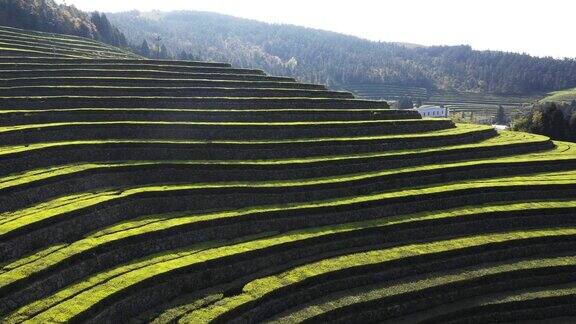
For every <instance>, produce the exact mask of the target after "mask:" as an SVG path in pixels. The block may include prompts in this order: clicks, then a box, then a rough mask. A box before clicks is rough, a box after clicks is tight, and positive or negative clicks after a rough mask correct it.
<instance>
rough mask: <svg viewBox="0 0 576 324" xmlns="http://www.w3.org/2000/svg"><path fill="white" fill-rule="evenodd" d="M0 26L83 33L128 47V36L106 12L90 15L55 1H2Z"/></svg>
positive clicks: (78, 34)
mask: <svg viewBox="0 0 576 324" xmlns="http://www.w3.org/2000/svg"><path fill="white" fill-rule="evenodd" d="M0 25H1V26H9V27H14V28H23V29H28V30H35V31H41V32H49V33H58V34H66V35H74V36H83V37H88V38H92V39H96V40H99V41H102V42H105V43H108V44H112V45H115V46H121V47H127V46H128V44H127V42H126V37H125V36H124V35H123V34H122V33H121V32H120V31H118V29H117V28H116V27H114V26H112V25H111V24H110V22H109V21H108V19H107V18H106V15H103V14H100V13H97V12H94V13H92V14H90V15H88V14H87V13H85V12H83V11H81V10H78V9H77V8H76V7H74V6H67V5H65V4H57V3H56V2H55V1H53V0H0Z"/></svg>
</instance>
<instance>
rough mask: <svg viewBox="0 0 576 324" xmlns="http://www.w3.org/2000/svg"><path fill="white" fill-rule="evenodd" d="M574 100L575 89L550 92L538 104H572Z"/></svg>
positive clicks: (575, 98)
mask: <svg viewBox="0 0 576 324" xmlns="http://www.w3.org/2000/svg"><path fill="white" fill-rule="evenodd" d="M572 100H576V88H572V89H566V90H560V91H554V92H550V93H549V94H548V95H547V96H546V97H544V98H542V99H541V100H540V102H560V103H561V102H568V103H569V102H572Z"/></svg>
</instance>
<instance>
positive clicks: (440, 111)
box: [414, 105, 448, 118]
mask: <svg viewBox="0 0 576 324" xmlns="http://www.w3.org/2000/svg"><path fill="white" fill-rule="evenodd" d="M414 110H416V111H417V112H419V113H420V116H422V117H430V118H448V108H444V107H440V106H433V105H422V106H420V107H418V108H414Z"/></svg>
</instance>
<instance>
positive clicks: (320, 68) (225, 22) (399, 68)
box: [109, 11, 576, 94]
mask: <svg viewBox="0 0 576 324" xmlns="http://www.w3.org/2000/svg"><path fill="white" fill-rule="evenodd" d="M109 18H110V19H111V21H112V22H113V23H114V24H115V25H116V26H118V27H119V28H120V29H121V30H122V31H123V32H124V33H125V34H126V36H127V38H128V40H129V42H131V43H133V44H136V46H137V47H139V46H140V45H141V44H142V43H143V40H146V41H147V43H148V45H149V46H151V45H152V44H150V43H153V40H154V39H155V37H157V36H160V37H161V39H162V42H161V43H162V44H163V45H165V46H166V55H167V56H168V57H175V58H178V57H179V56H180V54H181V53H182V52H184V53H185V54H186V55H185V56H192V57H194V58H201V59H203V60H212V61H226V62H231V63H233V64H234V65H236V66H241V67H251V68H261V69H264V70H266V71H268V72H269V73H272V74H279V75H288V76H294V77H297V78H299V79H300V80H303V81H309V82H319V83H326V84H329V85H332V86H334V87H339V86H342V85H345V84H348V83H385V84H394V85H404V86H417V87H426V88H429V89H440V90H455V91H473V92H485V93H495V94H528V93H543V92H548V91H551V90H556V89H563V88H569V87H574V86H576V60H574V59H564V60H557V59H553V58H537V57H531V56H529V55H525V54H513V53H503V52H494V51H475V50H472V48H470V47H469V46H434V47H421V46H414V45H409V46H408V45H402V44H395V43H385V42H372V41H368V40H364V39H360V38H357V37H352V36H346V35H342V34H338V33H333V32H327V31H321V30H315V29H309V28H304V27H297V26H291V25H277V24H267V23H261V22H257V21H253V20H248V19H241V18H235V17H230V16H225V15H219V14H213V13H205V12H187V11H183V12H170V13H162V12H148V13H140V12H136V11H132V12H125V13H118V14H110V16H109ZM398 28H401V27H398ZM154 46H156V45H154ZM156 47H157V46H156ZM157 53H158V51H156V54H157ZM157 55H158V54H157Z"/></svg>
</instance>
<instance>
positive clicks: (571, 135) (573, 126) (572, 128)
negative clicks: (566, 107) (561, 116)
mask: <svg viewBox="0 0 576 324" xmlns="http://www.w3.org/2000/svg"><path fill="white" fill-rule="evenodd" d="M568 139H569V140H572V141H576V112H574V113H572V117H570V122H569V126H568Z"/></svg>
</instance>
